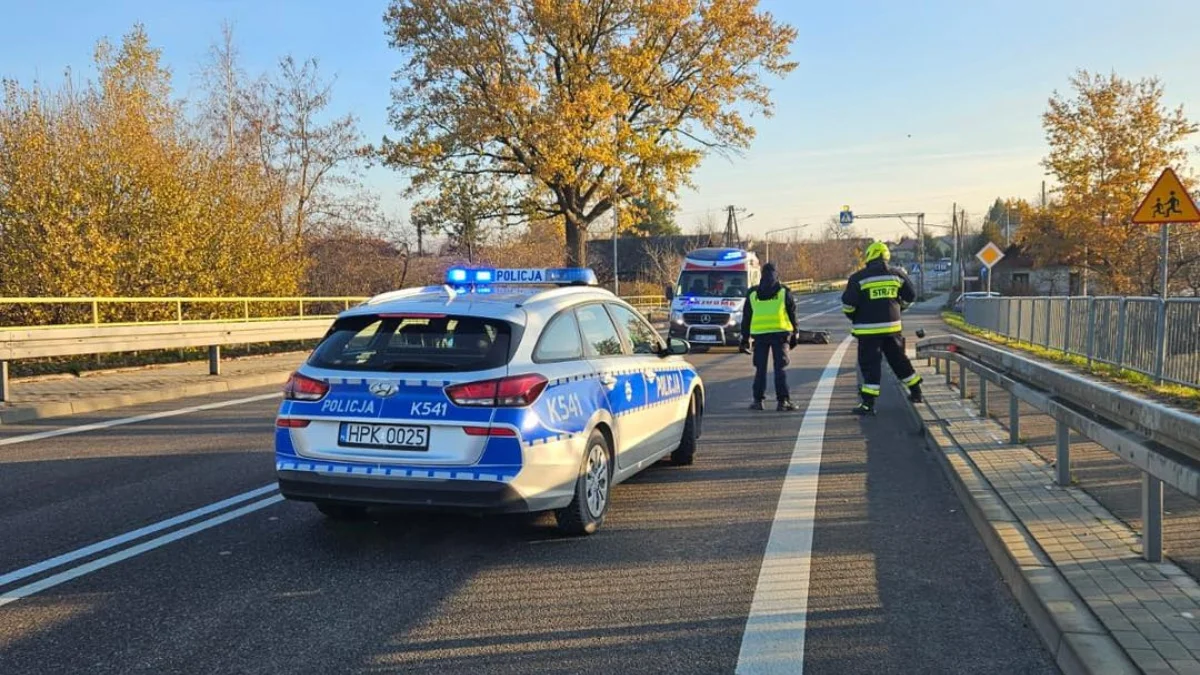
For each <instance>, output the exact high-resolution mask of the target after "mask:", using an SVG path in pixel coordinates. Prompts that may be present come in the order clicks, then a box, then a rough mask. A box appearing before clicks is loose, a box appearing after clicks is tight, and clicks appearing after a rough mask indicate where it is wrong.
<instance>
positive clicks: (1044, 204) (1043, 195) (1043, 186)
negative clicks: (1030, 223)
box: [1042, 181, 1046, 209]
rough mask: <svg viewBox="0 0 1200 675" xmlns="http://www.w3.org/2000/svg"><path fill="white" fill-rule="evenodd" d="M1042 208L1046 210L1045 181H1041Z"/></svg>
mask: <svg viewBox="0 0 1200 675" xmlns="http://www.w3.org/2000/svg"><path fill="white" fill-rule="evenodd" d="M1042 208H1043V209H1044V208H1046V181H1042Z"/></svg>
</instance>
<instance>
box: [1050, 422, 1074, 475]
mask: <svg viewBox="0 0 1200 675" xmlns="http://www.w3.org/2000/svg"><path fill="white" fill-rule="evenodd" d="M1054 430H1055V431H1056V432H1057V434H1056V435H1057V437H1058V439H1057V440H1058V442H1057V443H1056V444H1055V445H1056V447H1055V452H1054V482H1055V483H1057V484H1058V485H1059V486H1061V487H1066V486H1068V485H1070V484H1071V427H1069V426H1067V423H1066V422H1063V421H1062V420H1055V422H1054Z"/></svg>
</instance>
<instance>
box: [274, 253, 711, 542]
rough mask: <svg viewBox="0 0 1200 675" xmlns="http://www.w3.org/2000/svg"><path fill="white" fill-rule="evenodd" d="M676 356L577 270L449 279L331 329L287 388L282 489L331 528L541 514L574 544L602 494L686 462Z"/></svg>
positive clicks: (456, 274)
mask: <svg viewBox="0 0 1200 675" xmlns="http://www.w3.org/2000/svg"><path fill="white" fill-rule="evenodd" d="M687 351H688V345H687V343H686V342H684V341H682V340H679V339H664V338H662V337H661V336H660V335H659V334H658V332H657V331H655V330H654V328H653V327H652V326H651V325H650V324H649V323H648V322H647V321H646V320H645V319H644V318H643V317H642V315H641V314H639V313H638V312H637V311H636V310H635V309H634V308H633V307H631V306H630V305H628V304H626V303H625V302H624V301H622V300H621V299H620V298H618V297H617V296H615V295H613V294H612V293H610V292H608V291H607V290H604V289H601V288H598V287H596V276H595V274H594V273H593V272H592V270H590V269H577V268H557V269H519V270H517V269H464V268H452V269H450V270H449V271H448V272H447V275H446V283H445V285H442V286H431V287H425V288H414V289H406V290H401V291H395V292H391V293H385V294H383V295H379V296H376V297H374V298H372V299H371V300H369V301H367V302H366V303H364V304H362V305H360V306H358V307H355V308H352V309H350V310H347V311H345V312H343V313H342V314H340V315H339V316H338V318H337V319H336V321H335V322H334V323H333V326H332V327H331V328H330V330H329V331H328V333H327V334H326V336H325V338H324V339H323V340H322V341H321V343H320V344H319V345H318V346H317V347H316V349H315V350H314V351H313V353H312V354H311V356H310V357H309V358H308V360H307V362H306V363H305V364H304V365H303V366H301V367H300V368H299V369H298V370H297V371H296V372H295V373H294V374H293V375H292V376H291V378H290V379H289V381H288V383H287V385H286V386H285V388H284V401H283V403H282V404H281V406H280V408H279V415H278V419H277V421H276V430H275V467H276V473H277V477H278V481H279V487H280V491H281V493H282V494H283V496H284V497H286V498H288V499H293V500H300V501H308V502H313V503H315V504H316V507H317V508H318V509H320V511H321V512H322V513H324V514H325V515H327V516H329V517H331V518H337V519H349V518H355V517H360V516H361V515H363V514H364V513H365V511H366V509H367V508H368V507H371V506H402V507H423V508H430V507H432V508H436V509H467V510H473V511H500V512H513V511H546V510H554V511H555V515H556V517H557V521H558V524H559V527H560V528H562V529H563V530H565V531H567V532H570V533H574V534H590V533H592V532H595V531H596V530H597V529H598V528H599V527H600V525H601V523H603V521H604V517H605V514H606V513H607V510H608V506H609V500H610V490H611V489H612V486H614V485H616V484H618V483H620V482H621V481H623V480H625V479H627V478H629V477H630V476H633V475H634V474H636V473H637V472H639V471H641V470H642V469H645V468H646V467H648V466H650V465H652V464H654V463H656V462H658V461H659V460H660V459H663V458H665V457H668V456H669V458H670V459H671V460H672V461H673V462H674V463H675V464H691V463H692V459H693V456H694V454H695V452H696V442H697V439H698V438H699V437H700V432H701V421H702V419H703V415H704V386H703V383H702V382H701V379H700V376H699V374H698V373H697V372H696V370H695V369H694V368H693V367H692V366H691V365H690V364H689V363H688V362H687V361H685V360H684V359H682V358H681V356H682V355H684V354H686V353H687Z"/></svg>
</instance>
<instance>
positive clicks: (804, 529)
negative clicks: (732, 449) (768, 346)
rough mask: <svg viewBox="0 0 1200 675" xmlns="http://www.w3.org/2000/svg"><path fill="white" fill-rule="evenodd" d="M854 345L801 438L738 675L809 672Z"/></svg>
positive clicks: (815, 399)
mask: <svg viewBox="0 0 1200 675" xmlns="http://www.w3.org/2000/svg"><path fill="white" fill-rule="evenodd" d="M835 309H836V308H835ZM828 311H833V310H828ZM821 313H822V314H823V313H824V312H821ZM805 318H807V317H805ZM851 340H852V338H850V337H847V338H846V339H845V340H842V343H841V344H840V345H838V348H837V349H836V350H835V351H834V353H833V356H832V357H831V358H830V359H829V363H828V364H826V366H825V370H824V372H822V373H821V379H820V381H819V382H818V383H817V388H816V391H814V392H813V396H812V400H811V401H809V403H808V410H807V411H805V413H804V421H803V422H801V423H800V432H799V434H797V435H796V445H795V447H794V448H793V449H792V458H791V461H790V462H789V463H788V469H787V475H786V477H785V478H784V480H783V489H782V490H781V491H780V493H779V504H778V506H777V507H776V508H775V519H774V521H773V522H772V523H771V534H770V537H769V538H768V539H767V550H766V553H765V554H764V555H763V561H762V568H761V569H760V570H759V573H758V584H757V585H756V586H755V588H754V599H753V600H752V601H751V603H750V616H749V617H748V618H747V619H746V630H745V632H744V633H743V634H742V646H741V649H740V651H739V652H738V660H737V668H736V671H735V672H737V673H739V674H742V675H760V674H761V675H766V674H771V675H774V674H776V673H794V674H799V673H803V672H804V632H805V628H806V626H807V623H808V582H809V570H810V568H811V566H812V541H813V526H814V523H813V519H814V514H815V512H816V506H817V482H818V478H819V477H820V473H821V452H822V449H823V446H824V441H825V420H826V417H827V416H828V414H829V401H830V399H831V398H832V396H833V387H834V383H835V382H836V380H837V375H838V371H839V370H840V369H841V364H842V358H843V357H844V356H845V355H846V350H847V348H849V346H850V341H851Z"/></svg>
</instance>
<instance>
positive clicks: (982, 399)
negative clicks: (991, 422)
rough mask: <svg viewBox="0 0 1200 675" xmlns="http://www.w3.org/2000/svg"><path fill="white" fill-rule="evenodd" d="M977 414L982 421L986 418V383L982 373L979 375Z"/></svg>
mask: <svg viewBox="0 0 1200 675" xmlns="http://www.w3.org/2000/svg"><path fill="white" fill-rule="evenodd" d="M979 414H980V416H982V417H983V418H984V419H987V418H988V383H987V380H986V379H984V377H983V373H979Z"/></svg>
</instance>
